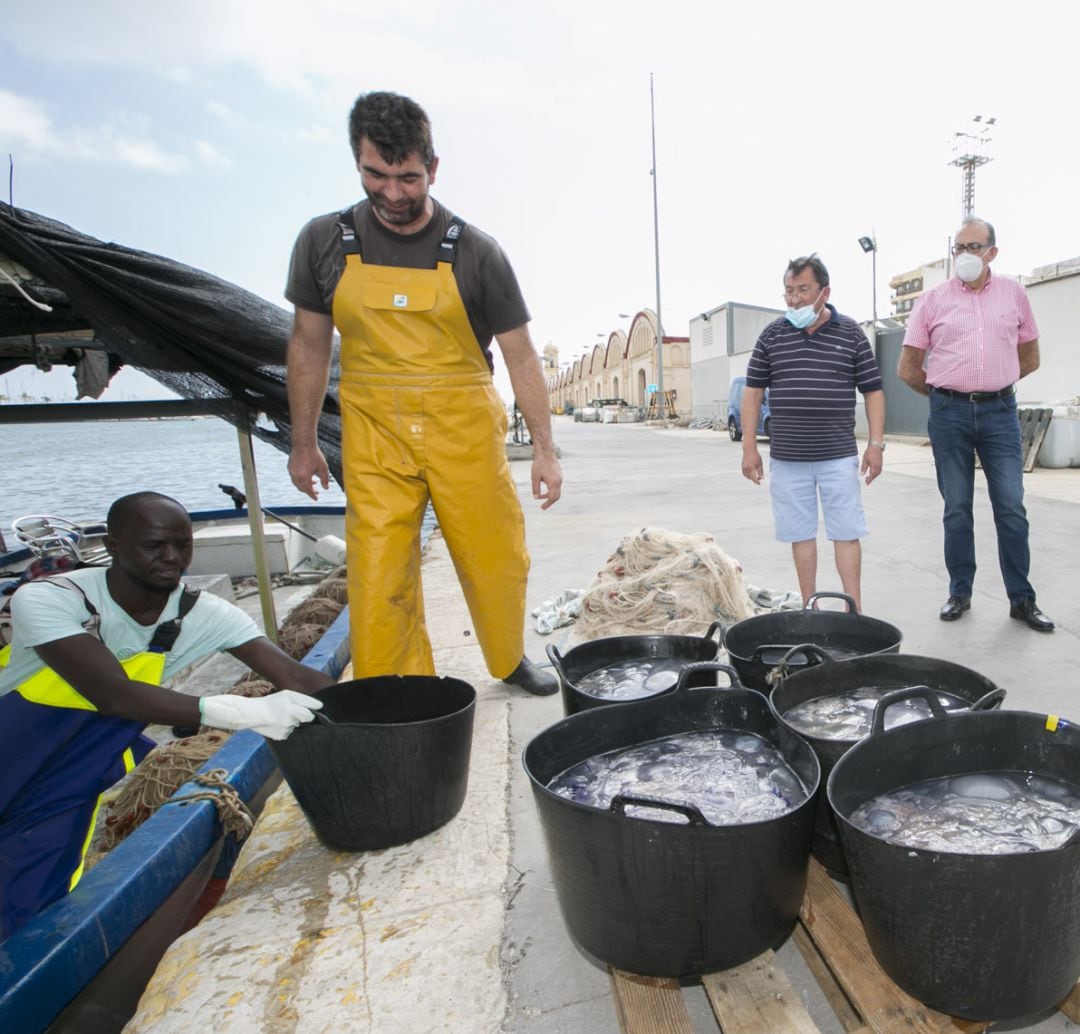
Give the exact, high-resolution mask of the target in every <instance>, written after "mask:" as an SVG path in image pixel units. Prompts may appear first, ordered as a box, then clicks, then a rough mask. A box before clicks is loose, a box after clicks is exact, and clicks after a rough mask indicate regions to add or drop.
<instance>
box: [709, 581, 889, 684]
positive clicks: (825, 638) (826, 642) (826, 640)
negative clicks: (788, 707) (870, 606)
mask: <svg viewBox="0 0 1080 1034" xmlns="http://www.w3.org/2000/svg"><path fill="white" fill-rule="evenodd" d="M830 598H831V599H839V600H843V601H844V602H845V603H846V604H847V608H848V609H847V610H846V611H835V610H816V609H814V604H815V603H816V602H817V601H818V600H821V599H830ZM903 638H904V636H903V634H902V633H901V631H900V629H898V628H897V627H896V626H895V625H890V624H889V623H888V622H886V621H882V620H880V619H879V618H871V617H867V616H866V615H865V614H860V613H859V610H858V607H856V605H855V601H854V600H853V599H852V598H851V597H850V596H846V595H844V594H843V593H839V592H819V593H816V594H815V595H813V596H811V597H810V599H809V600H807V601H806V606H805V607H804V608H803V609H802V610H784V611H777V612H776V613H775V614H758V615H756V616H755V617H752V618H745V619H744V620H742V621H738V622H736V623H735V624H734V625H732V626H731V627H730V628H729V629H728V630H727V633H726V634H725V635H724V646H725V648H726V649H727V653H728V659H729V660H730V661H731V664H732V667H734V669H735V670H736V671H737V672H738V673H739V678H740V680H741V681H742V684H743V685H744V686H749V687H750V688H751V689H757V690H760V691H761V692H762V693H768V692H769V690H770V688H771V684H770V681H769V676H770V674H771V672H772V671H773V669H774V668H775V667H776V666H777V665H778V664H779V663H780V661H781V660H782V659H784V658H785V655H787V654H789V653H790V651H791V648H792V647H793V646H796V645H798V644H800V643H813V644H814V645H815V646H818V647H820V648H821V650H822V651H824V652H825V653H827V654H828V655H829V657H831V658H832V659H833V660H840V659H843V658H850V657H855V656H865V655H868V654H878V653H896V651H897V650H899V649H900V643H901V641H902V640H903ZM815 663H818V659H815V658H813V657H808V656H805V655H800V654H793V655H791V656H788V657H787V659H786V661H785V664H786V668H787V670H789V671H797V670H799V669H801V668H805V667H809V666H811V665H813V664H815Z"/></svg>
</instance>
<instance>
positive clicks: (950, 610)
mask: <svg viewBox="0 0 1080 1034" xmlns="http://www.w3.org/2000/svg"><path fill="white" fill-rule="evenodd" d="M965 610H971V597H970V596H950V597H949V598H948V599H947V600H946V601H945V606H944V607H942V608H941V613H940V614H939V615H938V617H940V618H941V620H942V621H957V620H958V619H960V618H961V617H963V616H964V611H965Z"/></svg>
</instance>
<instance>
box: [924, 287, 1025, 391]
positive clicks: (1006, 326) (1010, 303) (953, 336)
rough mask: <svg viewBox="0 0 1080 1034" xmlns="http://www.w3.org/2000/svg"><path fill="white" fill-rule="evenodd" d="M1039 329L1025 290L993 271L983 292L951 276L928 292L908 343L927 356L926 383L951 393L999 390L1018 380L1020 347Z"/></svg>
mask: <svg viewBox="0 0 1080 1034" xmlns="http://www.w3.org/2000/svg"><path fill="white" fill-rule="evenodd" d="M1038 336H1039V328H1038V327H1036V326H1035V316H1034V314H1033V313H1032V311H1031V304H1030V303H1029V302H1028V299H1027V294H1026V293H1025V292H1024V288H1023V287H1022V286H1021V285H1020V284H1019V283H1017V281H1015V280H1010V279H1008V278H1007V277H1003V276H994V274H993V273H992V272H991V273H990V275H989V277H988V278H987V280H986V283H985V284H983V286H982V290H979V291H973V290H972V289H971V288H970V287H968V286H967V284H965V283H964V282H963V281H962V280H960V279H959V278H957V277H952V278H950V279H949V280H947V281H946V282H945V283H943V284H939V285H938V286H937V287H935V288H933V290H930V291H927V292H926V294H924V295H923V296H922V297H921V298H920V299H919V300H918V302H916V303H915V308H914V310H913V311H912V313H911V319H910V320H908V326H907V333H906V334H905V335H904V344H905V345H906V346H909V347H911V348H918V349H921V350H923V351H926V352H927V359H926V383H927V384H930V385H933V387H935V388H951V389H952V390H953V391H1000V390H1001V389H1002V388H1007V387H1008V386H1009V385H1010V384H1015V383H1016V382H1017V381H1018V380H1019V379H1020V359H1019V356H1018V353H1017V348H1018V346H1019V345H1023V344H1026V343H1027V342H1029V341H1035V340H1036V339H1037V338H1038Z"/></svg>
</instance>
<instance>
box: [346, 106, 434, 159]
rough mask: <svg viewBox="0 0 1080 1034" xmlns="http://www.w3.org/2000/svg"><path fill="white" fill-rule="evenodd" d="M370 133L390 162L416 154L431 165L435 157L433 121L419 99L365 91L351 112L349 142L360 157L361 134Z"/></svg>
mask: <svg viewBox="0 0 1080 1034" xmlns="http://www.w3.org/2000/svg"><path fill="white" fill-rule="evenodd" d="M361 137H367V139H368V140H370V141H371V142H372V143H373V144H374V145H375V149H376V150H377V151H378V152H379V156H380V157H381V158H382V160H383V161H384V162H386V163H387V164H389V165H400V164H401V163H402V162H403V161H405V159H406V158H408V157H409V155H410V154H417V155H419V157H420V160H421V161H422V162H423V163H424V168H426V169H430V168H431V163H432V162H433V161H434V160H435V145H434V144H433V143H432V141H431V122H430V120H429V119H428V117H427V114H426V112H425V111H424V109H423V108H421V107H420V105H419V104H417V103H416V101H414V100H412V99H411V98H409V97H403V96H402V95H401V94H400V93H386V92H378V93H362V94H360V96H359V97H357V98H356V103H355V104H353V107H352V111H350V112H349V144H350V146H351V147H352V152H353V157H354V158H355V159H356V160H357V161H359V160H360V138H361Z"/></svg>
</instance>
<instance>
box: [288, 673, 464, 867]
mask: <svg viewBox="0 0 1080 1034" xmlns="http://www.w3.org/2000/svg"><path fill="white" fill-rule="evenodd" d="M316 695H317V696H318V697H319V699H320V700H322V701H323V709H322V711H321V712H319V713H320V714H321V715H324V716H325V717H326V718H328V719H330V721H331V722H332V723H333V724H326V723H325V722H323V721H321V720H319V719H316V721H313V722H307V723H306V724H304V725H301V726H300V727H299V728H297V729H296V730H295V731H294V732H293V733H292V735H291V736H289V738H288V739H285V740H280V741H275V740H268V741H267V742H268V743H269V745H270V749H271V750H272V751H273V752H274V757H275V758H276V759H277V763H278V765H279V766H280V768H281V773H282V775H283V776H284V777H285V781H286V782H287V783H288V784H289V787H290V788H291V789H292V792H293V794H294V795H295V797H296V801H297V803H298V804H299V805H300V807H301V809H302V810H303V812H304V815H305V816H307V819H308V821H309V822H310V823H311V826H312V828H313V829H314V830H315V834H316V836H318V838H319V840H321V841H322V842H323V843H324V844H325V845H326V846H327V847H330V848H333V849H334V850H336V851H372V850H375V849H377V848H382V847H392V846H393V845H395V844H404V843H408V841H410V840H415V839H417V838H418V837H422V836H425V835H426V834H428V833H431V832H433V831H434V830H436V829H438V828H439V827H440V826H442V825H445V824H446V823H447V822H449V821H450V819H452V818H453V817H454V816H455V815H456V814H457V813H458V811H459V810H460V809H461V805H462V803H463V802H464V800H465V791H466V789H467V788H468V781H469V753H470V751H471V749H472V731H473V713H474V710H475V705H476V690H474V689H473V687H472V686H470V685H469V684H468V683H467V682H462V681H461V680H460V679H449V678H436V677H435V676H427V675H385V676H379V677H377V678H368V679H356V680H354V681H352V682H340V683H338V684H337V685H336V686H330V687H329V688H327V689H324V690H321V691H320V692H319V693H318V694H316Z"/></svg>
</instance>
